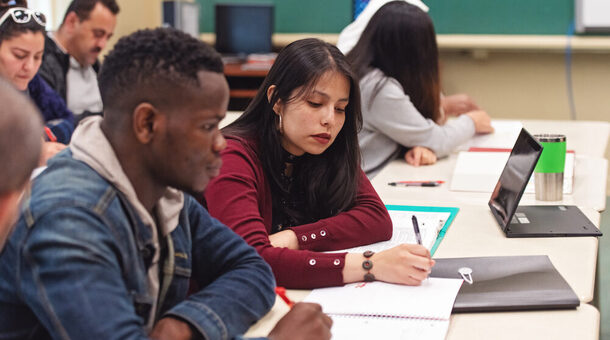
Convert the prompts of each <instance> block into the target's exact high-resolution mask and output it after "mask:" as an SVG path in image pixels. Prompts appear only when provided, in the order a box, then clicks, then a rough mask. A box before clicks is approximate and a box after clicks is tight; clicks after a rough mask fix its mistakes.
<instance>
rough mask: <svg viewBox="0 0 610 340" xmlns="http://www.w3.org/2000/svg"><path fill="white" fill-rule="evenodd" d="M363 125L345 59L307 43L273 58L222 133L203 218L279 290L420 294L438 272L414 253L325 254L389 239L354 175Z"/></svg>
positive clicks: (371, 195)
mask: <svg viewBox="0 0 610 340" xmlns="http://www.w3.org/2000/svg"><path fill="white" fill-rule="evenodd" d="M216 124H217V122H216ZM361 125H362V116H361V113H360V94H359V90H358V84H357V82H356V80H355V78H354V76H353V74H352V71H351V68H350V67H349V65H348V64H347V61H346V60H345V56H344V55H343V54H341V52H339V50H338V49H337V48H336V47H335V46H333V45H330V44H328V43H325V42H322V41H320V40H317V39H304V40H299V41H295V42H293V43H291V44H290V45H288V46H287V47H286V48H284V49H283V50H282V51H281V52H280V53H279V55H278V57H277V59H276V61H275V63H274V64H273V66H272V67H271V69H270V70H269V73H268V75H267V77H266V78H265V80H264V82H263V84H262V86H261V87H260V89H259V91H258V93H257V95H256V97H255V98H254V99H253V101H252V103H251V104H250V105H249V106H248V108H247V109H246V111H245V112H244V114H243V115H242V116H241V117H240V118H239V119H237V120H236V121H235V122H234V123H232V124H231V125H229V126H228V127H226V128H224V129H223V134H224V136H225V137H226V138H227V147H226V149H225V150H224V151H222V152H221V156H222V162H223V163H222V167H220V164H218V165H216V166H215V167H214V168H211V169H210V171H219V172H220V174H219V176H218V177H216V178H215V179H214V180H212V181H211V182H210V184H209V185H208V186H207V189H206V191H205V202H206V204H207V208H208V210H209V212H210V214H211V215H212V216H214V217H216V218H218V219H219V220H220V221H221V222H223V223H224V224H226V225H227V226H229V227H231V228H232V229H233V230H234V231H235V232H236V233H237V234H239V235H241V236H242V237H243V238H244V239H245V240H246V242H248V243H249V244H250V245H251V246H253V247H255V248H256V249H257V250H258V252H259V254H260V255H261V256H262V257H263V258H264V259H265V260H266V261H267V262H268V263H269V264H270V265H271V268H272V269H273V272H274V274H275V277H276V280H277V283H278V284H279V285H282V286H285V287H287V288H316V287H325V286H338V285H343V284H344V283H348V282H356V281H372V280H381V281H386V282H392V283H400V284H411V285H417V284H419V283H420V282H421V281H422V280H423V279H424V278H426V277H427V275H428V272H429V270H430V268H431V266H432V265H433V264H434V261H433V260H431V259H430V253H429V252H428V250H427V249H426V248H424V247H422V246H419V245H412V244H410V245H407V244H403V245H400V246H397V247H395V248H392V249H389V250H385V251H381V252H379V253H375V254H372V253H371V252H365V253H364V254H363V253H346V252H340V253H323V252H324V251H331V250H340V249H346V248H351V247H355V246H360V245H365V244H370V243H374V242H379V241H382V240H387V239H389V238H390V237H391V235H392V222H391V220H390V217H389V214H388V212H387V210H386V208H385V206H384V205H383V203H382V202H381V200H380V199H379V196H378V195H377V193H376V192H375V190H374V189H373V187H372V185H371V183H370V182H369V180H368V179H367V178H366V176H365V175H364V173H363V172H362V170H361V169H360V149H359V148H358V139H357V133H358V130H359V129H360V127H361ZM212 126H214V125H212ZM202 128H204V127H202Z"/></svg>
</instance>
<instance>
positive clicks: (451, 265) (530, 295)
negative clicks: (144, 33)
mask: <svg viewBox="0 0 610 340" xmlns="http://www.w3.org/2000/svg"><path fill="white" fill-rule="evenodd" d="M435 260H436V264H435V265H434V267H432V272H431V273H430V276H431V277H441V278H462V279H464V283H463V284H462V288H461V289H460V292H459V293H458V296H457V298H456V300H455V304H454V305H453V310H452V312H454V313H459V312H489V311H517V310H540V309H568V308H576V307H578V306H579V305H580V300H579V299H578V297H577V296H576V294H575V293H574V291H573V290H572V288H571V287H570V285H568V283H567V282H566V281H565V279H564V278H563V277H562V276H561V274H559V272H558V271H557V269H555V267H554V266H553V264H552V263H551V260H550V259H549V257H548V256H546V255H543V256H493V257H464V258H444V259H435ZM469 281H470V282H472V283H470V282H469Z"/></svg>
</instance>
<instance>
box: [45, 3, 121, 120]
mask: <svg viewBox="0 0 610 340" xmlns="http://www.w3.org/2000/svg"><path fill="white" fill-rule="evenodd" d="M118 13H119V6H118V5H117V3H116V0H73V1H72V2H71V3H70V5H69V6H68V9H67V10H66V14H65V16H64V20H63V22H62V24H61V26H60V27H59V29H58V30H57V31H56V32H49V34H48V36H47V37H46V39H45V49H44V56H43V61H42V66H41V67H40V71H39V74H40V75H41V76H42V77H43V79H44V80H45V81H46V82H47V83H48V84H49V85H50V86H51V87H52V88H53V89H54V90H55V91H56V92H57V93H59V94H60V96H61V97H62V98H63V99H64V100H65V101H66V104H67V105H68V108H69V109H70V110H71V111H72V112H73V113H74V116H75V118H76V120H77V121H78V120H80V119H82V118H84V117H86V116H89V115H92V114H101V112H102V109H103V105H102V99H101V96H100V91H99V88H98V84H97V72H98V71H99V67H100V63H99V61H98V56H99V54H100V52H101V51H102V50H103V49H104V47H105V46H106V43H107V42H108V39H110V37H111V36H112V34H113V32H114V28H115V26H116V17H117V14H118Z"/></svg>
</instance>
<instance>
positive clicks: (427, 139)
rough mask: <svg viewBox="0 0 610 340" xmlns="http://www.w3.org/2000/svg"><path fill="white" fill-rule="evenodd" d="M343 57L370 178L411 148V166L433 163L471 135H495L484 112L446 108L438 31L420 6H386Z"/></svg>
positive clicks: (408, 153)
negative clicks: (355, 84) (354, 80)
mask: <svg viewBox="0 0 610 340" xmlns="http://www.w3.org/2000/svg"><path fill="white" fill-rule="evenodd" d="M347 58H348V60H349V61H350V63H351V64H352V67H353V68H354V72H356V74H357V76H358V78H359V79H360V90H361V92H362V115H363V118H364V126H363V129H362V131H361V132H360V134H359V135H358V138H359V141H360V148H361V149H362V157H363V159H364V160H363V165H364V171H365V172H366V173H367V174H368V175H369V176H370V175H374V174H375V173H376V172H377V171H379V170H380V169H381V168H382V167H383V166H384V165H386V164H387V163H388V162H390V161H391V160H393V159H395V158H396V157H397V156H398V155H400V154H401V153H405V151H406V150H407V149H408V148H411V149H410V150H408V151H406V153H405V154H404V157H405V160H406V161H407V162H408V163H410V164H413V165H422V164H430V163H434V162H436V157H444V156H446V155H448V154H449V153H451V151H453V150H454V149H455V148H456V147H457V146H458V145H460V144H462V143H463V142H465V141H466V140H468V139H469V138H471V137H472V136H474V135H475V133H490V132H493V128H492V126H491V121H490V118H489V116H488V115H487V113H486V112H484V111H481V110H471V111H468V112H465V111H464V110H448V111H446V112H443V109H442V108H441V86H440V76H439V66H438V48H437V45H436V34H435V33H434V26H433V24H432V20H431V19H430V17H429V16H428V14H426V12H424V11H423V10H421V9H420V8H419V7H417V6H415V5H412V4H409V3H407V2H404V1H392V2H389V3H387V4H385V5H383V6H382V7H381V8H380V9H379V10H378V11H377V12H376V13H375V14H374V15H373V17H372V18H371V20H370V21H369V23H368V25H367V26H366V28H365V29H364V32H363V33H362V35H361V37H360V40H358V42H357V43H356V46H354V48H353V49H352V50H351V51H350V52H349V53H348V54H347ZM445 114H447V115H457V117H456V118H455V119H451V120H447V119H446V118H447V117H446V116H445Z"/></svg>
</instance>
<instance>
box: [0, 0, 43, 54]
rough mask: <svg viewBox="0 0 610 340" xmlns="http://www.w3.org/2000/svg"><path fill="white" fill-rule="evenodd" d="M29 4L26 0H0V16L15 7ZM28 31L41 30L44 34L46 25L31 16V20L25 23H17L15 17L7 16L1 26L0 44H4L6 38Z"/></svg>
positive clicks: (24, 6) (25, 6)
mask: <svg viewBox="0 0 610 340" xmlns="http://www.w3.org/2000/svg"><path fill="white" fill-rule="evenodd" d="M27 6H28V2H27V1H26V0H0V17H2V16H3V15H4V13H6V12H7V11H8V10H9V9H11V8H13V7H23V8H27ZM43 18H44V15H43ZM27 32H33V33H36V32H40V33H42V34H44V33H45V27H44V26H42V25H40V24H39V23H38V22H37V21H36V20H34V18H31V19H30V21H28V22H26V23H24V24H19V23H16V22H15V21H13V19H11V18H7V19H6V21H4V23H2V25H1V26H0V44H2V42H3V41H4V40H8V39H11V38H13V37H16V36H18V35H21V34H23V33H27Z"/></svg>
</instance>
